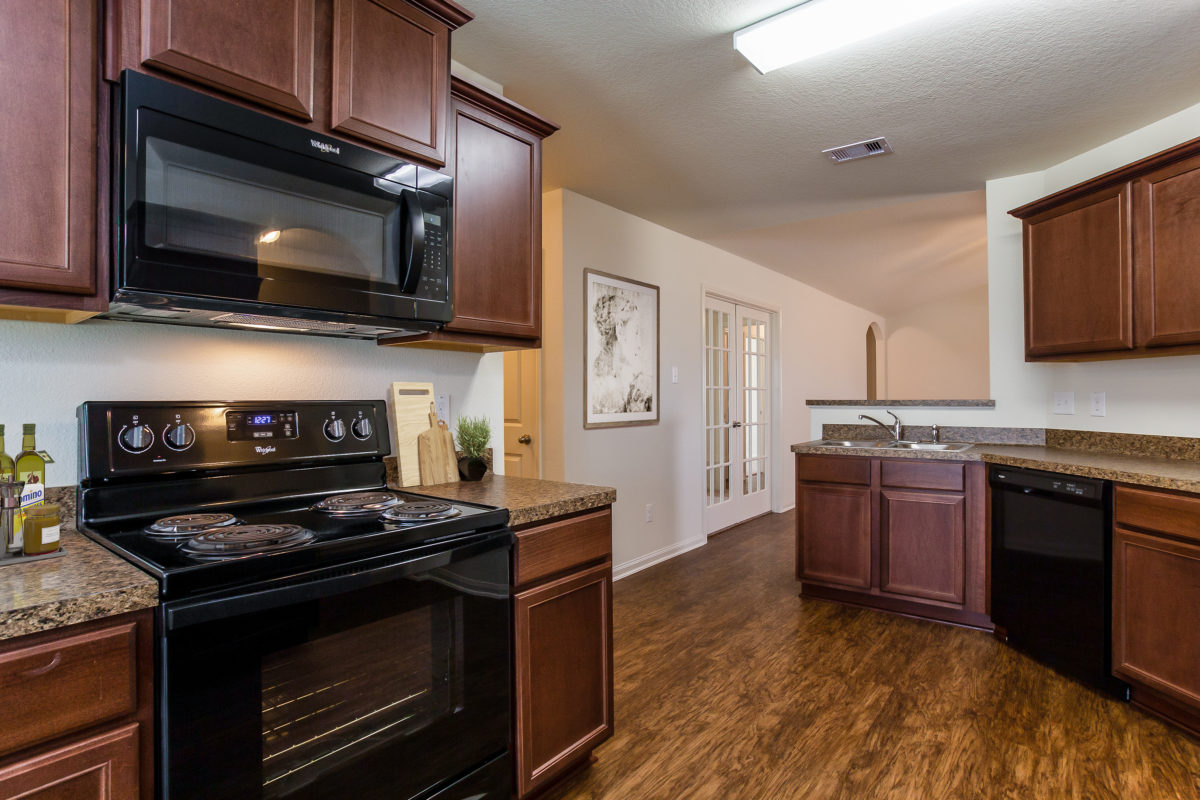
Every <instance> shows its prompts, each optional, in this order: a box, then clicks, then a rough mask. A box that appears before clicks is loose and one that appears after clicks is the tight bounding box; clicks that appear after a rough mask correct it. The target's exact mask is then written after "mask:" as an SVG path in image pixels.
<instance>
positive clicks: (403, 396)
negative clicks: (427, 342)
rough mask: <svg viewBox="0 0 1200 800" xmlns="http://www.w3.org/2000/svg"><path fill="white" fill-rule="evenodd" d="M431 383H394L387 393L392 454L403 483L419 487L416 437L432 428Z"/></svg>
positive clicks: (419, 472)
mask: <svg viewBox="0 0 1200 800" xmlns="http://www.w3.org/2000/svg"><path fill="white" fill-rule="evenodd" d="M432 403H433V384H432V383H402V382H401V383H393V384H392V386H391V390H390V391H389V392H388V406H389V407H390V409H391V412H392V413H391V417H392V455H394V456H395V457H396V461H397V462H398V463H399V465H400V485H401V486H420V485H421V468H420V456H419V454H418V452H417V437H418V436H420V435H421V433H422V432H424V431H427V430H429V409H430V406H431V404H432Z"/></svg>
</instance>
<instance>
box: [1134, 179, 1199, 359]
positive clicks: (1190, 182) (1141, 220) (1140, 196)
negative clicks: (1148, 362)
mask: <svg viewBox="0 0 1200 800" xmlns="http://www.w3.org/2000/svg"><path fill="white" fill-rule="evenodd" d="M1133 203H1134V206H1133V207H1134V216H1135V219H1136V225H1137V237H1136V251H1135V253H1136V261H1135V264H1136V267H1135V273H1136V279H1137V302H1138V343H1139V344H1143V345H1148V346H1161V345H1180V344H1200V158H1191V159H1188V160H1186V161H1183V162H1181V163H1179V164H1174V165H1172V166H1170V167H1166V168H1164V169H1160V170H1158V171H1157V172H1152V173H1150V174H1149V175H1147V176H1145V177H1143V178H1140V179H1138V180H1137V181H1136V182H1135V183H1134V197H1133Z"/></svg>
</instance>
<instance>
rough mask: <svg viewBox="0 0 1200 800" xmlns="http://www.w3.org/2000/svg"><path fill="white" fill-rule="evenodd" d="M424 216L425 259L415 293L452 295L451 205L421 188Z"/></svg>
mask: <svg viewBox="0 0 1200 800" xmlns="http://www.w3.org/2000/svg"><path fill="white" fill-rule="evenodd" d="M420 197H421V208H422V218H423V219H424V223H425V260H424V262H423V263H422V264H421V279H420V281H419V282H418V284H417V291H416V296H417V297H419V298H422V299H426V300H437V301H447V300H449V299H450V281H449V269H448V265H449V263H450V257H449V253H450V245H449V242H450V236H449V232H450V209H449V207H448V204H447V203H446V201H445V199H444V198H442V197H439V196H438V195H435V194H431V193H429V192H421V193H420Z"/></svg>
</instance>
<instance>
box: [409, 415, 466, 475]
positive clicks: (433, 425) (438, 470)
mask: <svg viewBox="0 0 1200 800" xmlns="http://www.w3.org/2000/svg"><path fill="white" fill-rule="evenodd" d="M429 425H430V427H429V430H427V431H422V432H421V433H420V434H419V435H418V436H417V455H418V460H419V462H420V465H421V485H422V486H432V485H433V484H436V483H457V482H458V457H457V456H456V455H455V453H454V437H453V436H452V435H451V434H450V429H449V428H447V427H446V423H445V422H443V421H442V420H440V419H438V418H437V414H436V413H434V411H433V406H432V405H430V406H429Z"/></svg>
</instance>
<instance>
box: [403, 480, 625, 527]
mask: <svg viewBox="0 0 1200 800" xmlns="http://www.w3.org/2000/svg"><path fill="white" fill-rule="evenodd" d="M404 491H406V492H414V493H416V494H426V495H431V496H433V497H441V498H444V499H446V500H463V501H466V502H468V503H483V504H484V505H489V506H502V507H504V508H507V509H508V511H509V514H510V516H509V521H508V524H509V525H511V526H513V527H514V528H516V527H518V526H521V525H527V524H529V523H531V522H539V521H541V520H544V519H550V518H551V517H561V516H563V515H564V514H573V513H575V512H578V511H587V510H589V509H593V508H600V507H601V506H607V505H612V504H613V503H614V502H615V501H616V499H617V490H616V489H612V488H609V487H607V486H588V485H586V484H582V483H561V482H559V481H544V480H539V479H537V478H514V477H509V476H506V475H493V474H490V473H489V474H488V475H487V476H485V477H484V479H483V480H481V481H461V482H459V483H441V484H437V485H435V486H409V487H406V488H405V489H404Z"/></svg>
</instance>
